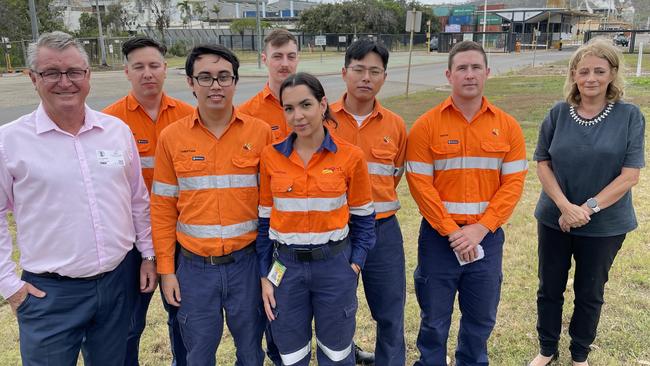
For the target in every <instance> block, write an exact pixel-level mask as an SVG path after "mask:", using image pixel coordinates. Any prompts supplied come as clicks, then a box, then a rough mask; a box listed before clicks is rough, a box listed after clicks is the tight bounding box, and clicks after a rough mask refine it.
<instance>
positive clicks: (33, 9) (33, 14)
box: [29, 0, 38, 41]
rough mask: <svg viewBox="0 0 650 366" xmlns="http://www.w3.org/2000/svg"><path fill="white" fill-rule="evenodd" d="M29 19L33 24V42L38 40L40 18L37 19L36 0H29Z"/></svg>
mask: <svg viewBox="0 0 650 366" xmlns="http://www.w3.org/2000/svg"><path fill="white" fill-rule="evenodd" d="M29 19H30V20H31V23H32V40H34V41H36V40H37V39H38V18H36V4H35V3H34V0H29Z"/></svg>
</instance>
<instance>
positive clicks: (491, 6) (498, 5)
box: [476, 4, 506, 11]
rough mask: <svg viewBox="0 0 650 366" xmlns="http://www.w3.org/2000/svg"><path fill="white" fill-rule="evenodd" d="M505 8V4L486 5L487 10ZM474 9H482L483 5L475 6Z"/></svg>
mask: <svg viewBox="0 0 650 366" xmlns="http://www.w3.org/2000/svg"><path fill="white" fill-rule="evenodd" d="M505 8H506V4H492V5H488V6H487V10H501V9H505ZM476 11H483V5H479V6H478V7H477V8H476Z"/></svg>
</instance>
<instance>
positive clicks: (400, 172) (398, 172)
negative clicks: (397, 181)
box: [393, 166, 404, 177]
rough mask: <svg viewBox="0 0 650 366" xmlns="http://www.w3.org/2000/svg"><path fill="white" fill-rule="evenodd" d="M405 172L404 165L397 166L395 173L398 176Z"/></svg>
mask: <svg viewBox="0 0 650 366" xmlns="http://www.w3.org/2000/svg"><path fill="white" fill-rule="evenodd" d="M403 174H404V167H403V166H401V167H399V168H395V172H394V173H393V175H394V176H396V177H401V176H402V175H403Z"/></svg>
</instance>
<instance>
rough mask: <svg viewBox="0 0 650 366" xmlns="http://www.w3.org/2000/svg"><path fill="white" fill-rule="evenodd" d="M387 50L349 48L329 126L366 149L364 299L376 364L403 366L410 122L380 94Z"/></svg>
mask: <svg viewBox="0 0 650 366" xmlns="http://www.w3.org/2000/svg"><path fill="white" fill-rule="evenodd" d="M387 65H388V50H387V49H386V47H384V46H383V45H382V44H380V43H377V42H374V41H372V40H369V39H360V40H358V41H355V42H354V43H352V44H351V45H350V47H348V49H347V51H346V52H345V67H343V69H342V71H341V73H342V76H343V81H345V85H346V92H345V94H344V95H343V96H342V97H341V99H340V100H338V101H337V102H336V103H334V104H332V105H331V107H330V108H331V110H332V112H333V115H334V118H335V119H336V121H337V122H338V124H337V125H336V126H334V125H330V130H331V131H332V132H333V133H334V134H336V135H338V136H340V137H343V138H344V139H346V140H347V141H348V142H350V143H353V144H355V145H357V146H359V147H361V149H362V150H363V152H364V155H365V158H366V160H367V162H368V172H369V173H370V180H371V182H372V194H373V201H374V206H375V212H376V213H377V216H376V224H375V231H376V236H377V243H376V244H375V247H374V248H373V249H372V250H370V252H368V258H367V259H366V264H365V266H364V268H363V271H361V275H362V276H363V287H364V290H365V294H366V300H367V301H368V306H369V307H370V312H371V314H372V317H373V319H375V321H376V322H377V338H376V343H375V363H376V364H377V365H382V366H392V365H404V363H405V362H406V346H405V342H404V303H405V299H406V280H405V268H404V246H403V240H402V232H401V230H400V226H399V223H398V222H397V217H396V216H395V213H396V212H397V210H398V209H399V208H400V203H399V200H398V199H397V192H396V187H397V184H398V183H399V181H400V179H401V177H402V173H403V172H404V169H403V164H404V155H405V152H406V126H405V124H404V120H403V119H402V118H401V117H400V116H398V115H397V114H395V113H393V112H391V111H390V110H388V109H386V108H384V107H383V106H382V105H381V104H380V103H379V101H378V100H377V98H376V96H377V94H378V93H379V91H380V90H381V87H382V85H383V84H384V81H385V80H386V66H387Z"/></svg>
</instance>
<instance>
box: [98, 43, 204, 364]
mask: <svg viewBox="0 0 650 366" xmlns="http://www.w3.org/2000/svg"><path fill="white" fill-rule="evenodd" d="M166 52H167V47H165V46H164V45H163V44H161V43H159V42H158V41H156V40H154V39H152V38H148V37H143V36H138V37H135V38H131V39H129V40H128V41H126V42H124V43H123V44H122V54H123V55H124V73H125V74H126V77H127V79H128V80H129V82H130V83H131V92H130V93H129V94H128V95H127V96H125V97H123V98H121V99H119V100H118V101H117V102H115V103H113V104H111V105H110V106H108V107H106V108H105V109H104V110H103V112H104V113H106V114H110V115H112V116H115V117H117V118H120V119H121V120H123V121H124V122H126V124H127V125H128V126H129V128H131V131H132V132H133V138H134V139H135V141H136V144H137V146H138V153H139V154H140V161H141V164H142V175H143V176H144V181H145V183H146V185H147V189H148V190H149V192H151V184H152V182H153V166H154V156H155V153H156V143H157V140H158V136H159V135H160V132H161V131H162V130H163V129H164V128H165V127H167V126H168V125H170V124H171V123H172V122H175V121H176V120H179V119H181V118H183V117H185V116H187V115H190V114H192V112H193V111H194V108H193V107H192V106H191V105H189V104H187V103H185V102H183V101H181V100H178V99H174V98H172V97H169V96H168V95H166V94H165V92H164V91H163V85H164V82H165V78H166V76H167V62H166V61H165V57H164V56H165V53H166ZM140 261H141V259H140V258H138V256H137V255H135V254H132V255H130V256H129V262H131V264H132V265H131V268H132V273H131V275H130V276H131V277H132V279H133V280H134V282H133V284H134V286H133V289H132V290H133V292H134V294H133V302H134V305H133V312H132V314H131V329H130V330H129V337H128V339H127V357H126V362H125V365H126V366H137V365H138V364H139V363H138V353H139V352H138V351H139V346H140V337H141V336H142V332H143V331H144V328H145V325H146V320H147V309H148V308H149V303H150V302H151V297H152V295H153V294H152V293H141V292H140V289H139V286H138V285H137V284H138V282H137V281H135V279H137V278H138V272H137V269H138V268H139V262H140ZM163 305H164V307H165V310H166V311H167V314H168V319H167V324H169V340H170V343H171V350H172V356H173V357H172V365H177V366H184V365H186V362H185V347H184V346H183V341H182V339H181V335H180V331H179V328H178V322H177V321H176V311H177V308H176V307H173V306H170V305H169V304H168V303H167V302H166V301H165V299H164V297H163Z"/></svg>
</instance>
